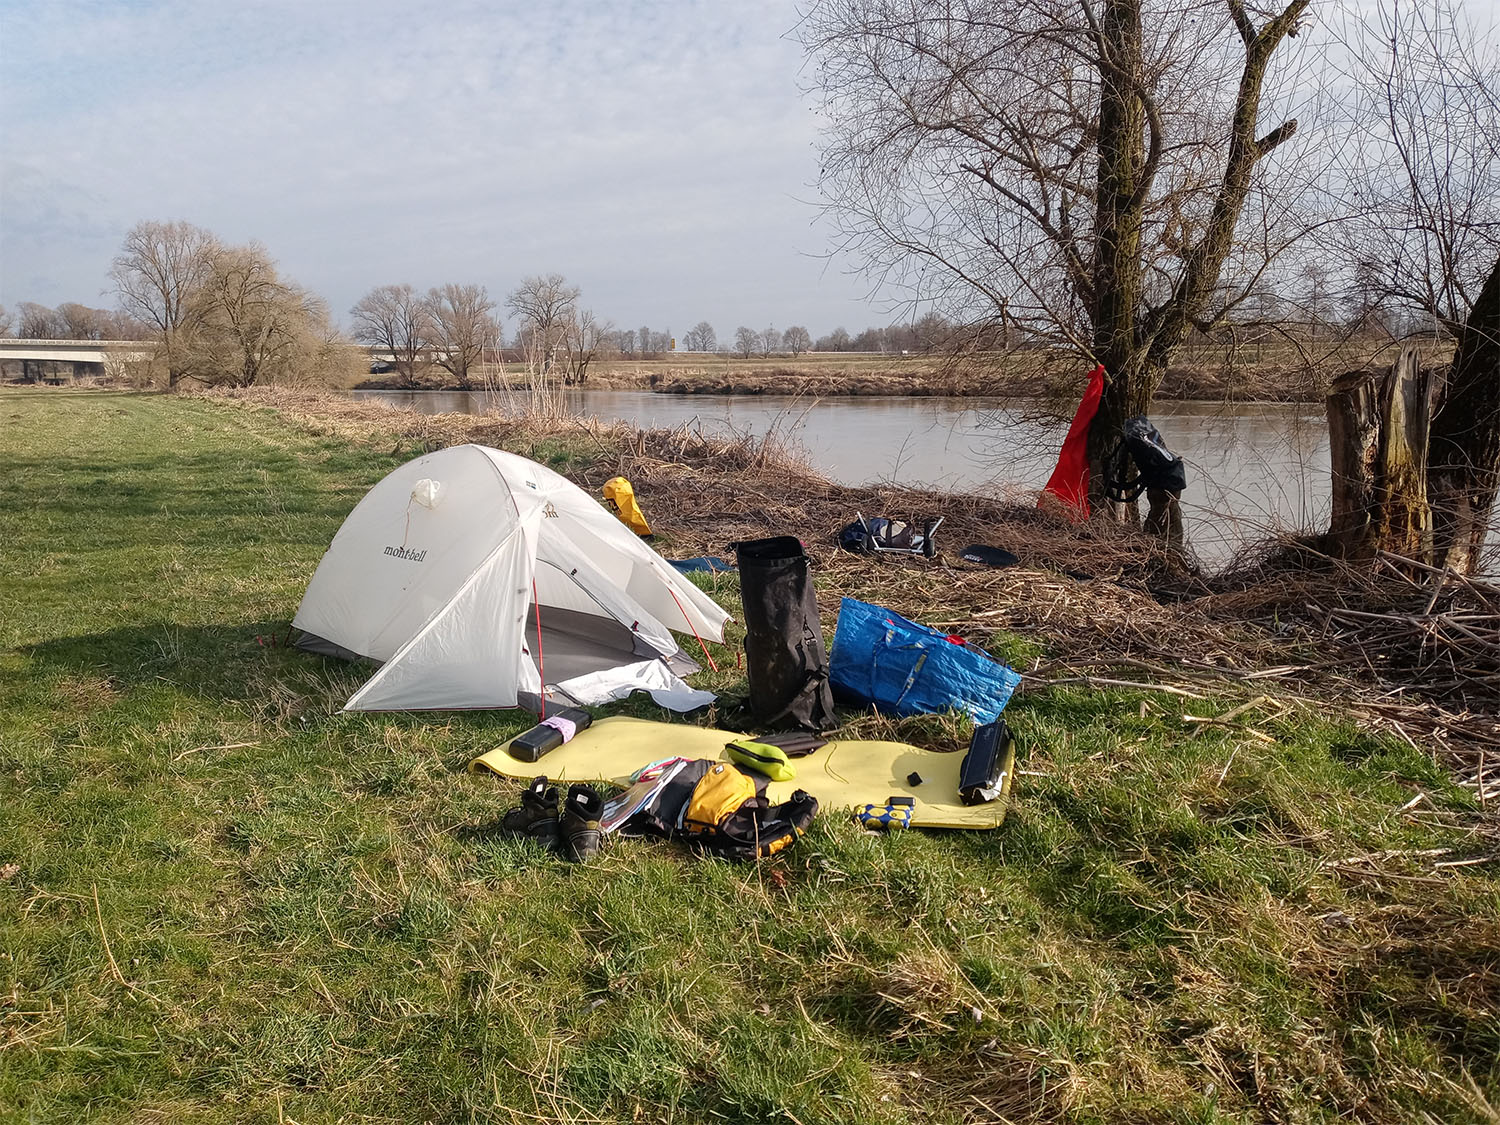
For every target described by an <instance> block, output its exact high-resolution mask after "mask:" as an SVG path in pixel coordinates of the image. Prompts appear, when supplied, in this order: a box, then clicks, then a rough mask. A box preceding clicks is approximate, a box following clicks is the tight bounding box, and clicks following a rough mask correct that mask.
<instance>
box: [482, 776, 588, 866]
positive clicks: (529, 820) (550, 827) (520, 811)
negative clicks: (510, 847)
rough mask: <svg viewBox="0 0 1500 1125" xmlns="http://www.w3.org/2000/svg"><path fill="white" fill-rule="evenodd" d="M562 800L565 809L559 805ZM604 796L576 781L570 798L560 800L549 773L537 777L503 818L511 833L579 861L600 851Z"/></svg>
mask: <svg viewBox="0 0 1500 1125" xmlns="http://www.w3.org/2000/svg"><path fill="white" fill-rule="evenodd" d="M559 803H561V806H562V808H561V810H559V808H558V805H559ZM603 808H604V798H603V797H601V796H599V794H598V793H597V792H595V791H594V790H593V789H592V788H591V787H589V786H587V785H574V786H572V787H571V788H570V789H569V790H568V797H567V800H565V801H561V802H559V798H558V793H557V786H555V785H548V784H547V779H546V778H545V777H534V778H532V779H531V784H530V785H528V786H527V787H526V791H525V792H524V793H522V794H521V805H520V807H519V808H515V809H511V810H510V812H508V813H506V814H505V817H504V819H503V820H501V822H500V830H501V831H502V832H504V833H505V834H506V835H508V836H521V837H525V838H526V839H529V840H535V841H537V843H539V844H541V845H542V847H544V848H546V849H547V850H548V851H549V852H550V851H560V852H562V854H563V855H564V856H566V857H567V858H568V859H571V860H572V861H573V862H575V863H582V862H583V861H584V860H586V859H591V858H593V857H594V856H595V855H597V854H598V853H599V837H600V833H599V813H600V811H601V810H602V809H603Z"/></svg>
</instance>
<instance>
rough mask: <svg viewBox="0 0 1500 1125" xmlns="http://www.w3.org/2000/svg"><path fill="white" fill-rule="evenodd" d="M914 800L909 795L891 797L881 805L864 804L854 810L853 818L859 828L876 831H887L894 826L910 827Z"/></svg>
mask: <svg viewBox="0 0 1500 1125" xmlns="http://www.w3.org/2000/svg"><path fill="white" fill-rule="evenodd" d="M915 803H916V802H914V801H913V800H912V799H911V798H910V797H892V798H891V799H890V800H889V801H887V802H886V803H885V804H883V805H866V806H865V807H864V808H862V809H857V810H855V813H854V819H855V821H856V822H858V824H859V826H860V827H861V828H869V829H871V830H873V831H876V832H889V831H891V830H892V829H894V828H910V827H911V814H912V809H913V807H914V805H915Z"/></svg>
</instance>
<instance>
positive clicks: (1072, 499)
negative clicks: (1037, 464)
mask: <svg viewBox="0 0 1500 1125" xmlns="http://www.w3.org/2000/svg"><path fill="white" fill-rule="evenodd" d="M1103 394H1104V365H1103V364H1102V363H1101V364H1098V365H1097V366H1095V368H1094V369H1093V370H1092V371H1090V372H1089V385H1088V386H1087V387H1085V388H1084V390H1083V399H1082V400H1081V401H1080V402H1079V403H1078V411H1077V413H1075V414H1074V415H1073V422H1072V424H1071V425H1070V426H1069V427H1068V436H1067V437H1065V438H1063V445H1062V452H1061V453H1059V454H1058V457H1057V468H1055V469H1053V470H1052V476H1051V477H1050V478H1048V480H1047V487H1046V488H1044V489H1042V495H1041V498H1040V499H1039V500H1038V501H1037V507H1041V506H1042V505H1043V504H1045V503H1046V502H1047V496H1048V494H1049V493H1050V494H1051V495H1052V496H1055V497H1057V499H1059V500H1061V501H1062V502H1063V503H1064V504H1066V505H1067V506H1068V507H1070V508H1073V509H1074V510H1075V511H1077V512H1078V513H1079V515H1080V517H1084V518H1086V517H1087V516H1088V514H1089V454H1088V446H1089V426H1090V425H1092V424H1093V421H1094V415H1095V414H1097V413H1099V399H1100V397H1101V396H1102V395H1103Z"/></svg>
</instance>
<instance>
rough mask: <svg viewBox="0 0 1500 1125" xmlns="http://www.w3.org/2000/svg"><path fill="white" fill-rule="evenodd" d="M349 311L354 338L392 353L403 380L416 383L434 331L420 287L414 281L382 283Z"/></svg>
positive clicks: (425, 359)
mask: <svg viewBox="0 0 1500 1125" xmlns="http://www.w3.org/2000/svg"><path fill="white" fill-rule="evenodd" d="M349 312H350V315H351V316H352V317H353V318H354V338H355V339H356V340H358V341H359V342H360V343H362V344H368V345H369V346H370V347H371V348H373V349H375V350H376V351H378V352H381V353H383V354H384V355H386V356H388V357H389V361H390V364H391V366H392V367H394V368H395V369H396V373H397V374H398V375H399V376H400V379H401V382H402V383H404V384H405V385H406V386H408V387H410V386H415V385H416V381H417V372H418V371H420V370H421V369H422V368H423V367H425V366H426V365H427V361H428V356H429V350H430V348H431V345H432V335H433V328H432V317H431V316H430V314H429V312H428V309H427V305H426V303H425V302H424V301H423V300H422V298H421V297H419V296H418V295H417V291H416V290H415V289H413V288H412V287H411V286H410V285H381V286H379V287H378V288H375V289H371V290H370V291H369V292H368V293H366V294H365V295H364V296H363V297H361V298H360V299H359V301H358V303H356V304H355V306H354V307H353V308H352V309H350V310H349Z"/></svg>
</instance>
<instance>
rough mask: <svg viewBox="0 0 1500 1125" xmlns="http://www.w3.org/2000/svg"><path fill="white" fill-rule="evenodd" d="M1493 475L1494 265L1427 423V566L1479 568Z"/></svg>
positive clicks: (1497, 434)
mask: <svg viewBox="0 0 1500 1125" xmlns="http://www.w3.org/2000/svg"><path fill="white" fill-rule="evenodd" d="M1497 472H1500V259H1497V260H1496V262H1495V266H1494V268H1493V269H1492V270H1491V271H1490V276H1489V278H1488V280H1486V281H1485V283H1484V287H1483V288H1482V289H1481V290H1480V291H1479V297H1478V299H1477V300H1476V301H1475V302H1474V307H1473V308H1472V309H1471V310H1470V311H1469V319H1468V321H1467V322H1466V323H1465V325H1464V330H1463V334H1462V335H1461V336H1460V337H1459V340H1458V346H1457V348H1456V349H1455V350H1454V353H1453V367H1452V370H1451V372H1450V374H1449V377H1448V389H1447V394H1446V395H1445V396H1444V398H1443V401H1442V405H1441V406H1439V407H1438V410H1437V413H1436V415H1435V416H1434V417H1433V420H1432V452H1431V467H1430V474H1429V475H1430V484H1431V488H1432V509H1433V539H1434V561H1435V562H1436V564H1437V565H1439V566H1447V567H1452V568H1453V569H1454V570H1456V571H1458V572H1459V573H1460V574H1473V573H1474V572H1475V571H1476V570H1477V569H1478V568H1479V565H1480V561H1481V558H1480V556H1481V553H1482V550H1483V547H1484V538H1485V534H1486V532H1488V530H1489V524H1490V514H1491V511H1492V509H1493V508H1494V506H1495V492H1496V485H1497Z"/></svg>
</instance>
